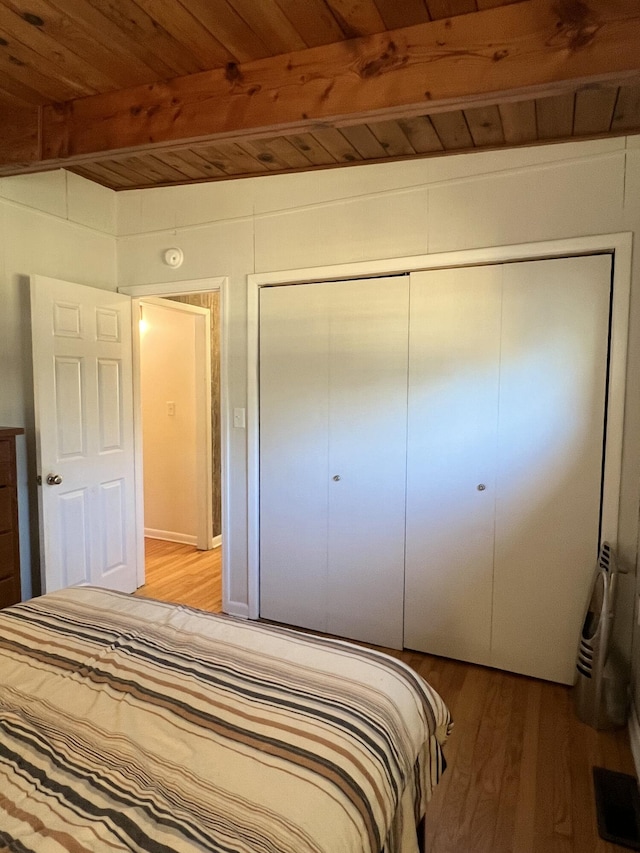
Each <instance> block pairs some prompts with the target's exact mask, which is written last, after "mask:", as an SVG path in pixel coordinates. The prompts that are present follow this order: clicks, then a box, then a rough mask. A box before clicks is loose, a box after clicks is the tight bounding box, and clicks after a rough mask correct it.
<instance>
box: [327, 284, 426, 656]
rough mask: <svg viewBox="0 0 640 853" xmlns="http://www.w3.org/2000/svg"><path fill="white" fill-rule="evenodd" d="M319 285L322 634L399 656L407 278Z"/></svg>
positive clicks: (402, 552) (405, 416) (400, 640)
mask: <svg viewBox="0 0 640 853" xmlns="http://www.w3.org/2000/svg"><path fill="white" fill-rule="evenodd" d="M327 287H328V291H329V292H330V304H331V331H330V351H331V356H330V411H329V460H330V469H329V474H330V475H331V476H330V478H329V481H328V484H329V489H330V499H329V562H328V566H329V568H328V602H327V614H328V621H327V630H328V631H329V632H330V633H332V634H338V635H340V636H347V637H351V638H353V639H357V640H363V641H367V642H371V643H377V644H379V645H383V646H389V647H392V648H402V621H403V587H404V521H405V472H406V433H407V335H408V322H409V319H408V318H409V277H408V276H403V277H397V278H390V279H373V280H370V281H353V282H348V283H340V284H331V285H328V286H327ZM335 477H339V478H340V479H339V480H336V479H334V478H335Z"/></svg>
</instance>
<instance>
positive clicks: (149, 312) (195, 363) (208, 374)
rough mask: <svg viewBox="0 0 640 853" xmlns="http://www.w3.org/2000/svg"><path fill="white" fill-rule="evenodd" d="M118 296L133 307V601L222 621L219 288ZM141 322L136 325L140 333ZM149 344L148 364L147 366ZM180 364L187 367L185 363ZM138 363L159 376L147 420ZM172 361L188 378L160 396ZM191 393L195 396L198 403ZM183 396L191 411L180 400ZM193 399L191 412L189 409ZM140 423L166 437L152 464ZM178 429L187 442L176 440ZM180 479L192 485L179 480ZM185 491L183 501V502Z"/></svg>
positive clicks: (181, 286) (205, 284)
mask: <svg viewBox="0 0 640 853" xmlns="http://www.w3.org/2000/svg"><path fill="white" fill-rule="evenodd" d="M122 291H123V292H126V293H127V294H128V295H130V296H133V297H138V299H137V300H135V301H134V305H133V310H134V317H135V318H136V320H135V322H134V326H136V329H135V334H134V375H135V381H136V386H137V387H136V393H135V398H136V415H137V420H138V423H137V429H136V440H137V456H138V458H139V459H140V460H144V463H143V464H141V465H140V467H139V469H138V475H137V476H138V482H139V484H140V487H139V488H138V512H139V513H140V517H141V518H144V531H145V538H144V539H143V538H142V537H141V538H140V541H139V543H138V565H139V566H140V571H139V576H138V586H139V589H138V595H143V596H149V597H154V598H160V599H164V600H168V601H173V602H178V603H183V604H187V605H189V606H193V607H199V608H202V609H207V610H211V611H214V612H221V611H224V610H226V607H225V603H224V601H225V593H226V591H227V584H226V583H225V581H224V575H225V574H226V571H227V570H228V561H227V559H226V555H227V553H228V547H229V543H228V537H227V536H226V535H225V532H226V527H225V525H226V517H227V513H226V506H227V503H228V498H227V491H228V489H227V480H226V467H227V466H226V465H225V460H226V447H227V436H226V430H225V423H226V417H225V411H226V382H225V375H226V371H225V355H226V353H225V343H224V342H225V340H226V335H225V332H224V328H225V323H226V321H225V319H224V318H225V316H226V313H225V305H226V299H225V295H226V278H216V279H200V280H193V281H182V282H175V283H164V284H157V285H140V286H132V287H128V288H122ZM154 312H155V313H154ZM168 316H172V317H173V318H174V319H175V318H180V317H181V318H182V320H183V321H186V322H182V324H181V325H180V323H174V325H175V326H176V327H177V330H176V329H174V330H173V331H169V332H167V331H166V330H165V332H164V333H161V330H160V329H159V328H158V327H157V326H158V318H159V317H160V318H161V319H162V318H163V317H164V318H166V317H168ZM139 319H141V320H142V321H143V322H142V324H141V325H142V329H141V331H140V332H139V333H138V329H137V321H138V320H139ZM152 323H154V324H155V325H154V326H152V325H151V324H152ZM160 325H163V324H160ZM185 326H186V328H187V329H189V326H191V331H188V333H187V335H186V336H185ZM194 327H195V328H194ZM205 330H206V333H207V334H206V344H205V334H204V332H205ZM172 338H173V341H172V340H171V339H172ZM147 343H149V344H150V354H149V353H147V356H149V358H146V359H145V346H146V344H147ZM197 344H198V345H199V353H198V346H197ZM172 348H173V353H172ZM154 349H155V355H154ZM194 351H196V352H195V354H194ZM185 355H188V356H189V358H186V359H185ZM196 355H198V356H199V357H198V358H196V357H195V356H196ZM145 360H147V361H148V360H151V362H152V364H154V363H155V368H156V371H155V373H156V375H155V378H153V377H152V378H151V380H150V381H151V388H152V393H151V397H152V402H151V406H152V411H147V413H146V416H145V411H144V409H145V399H144V397H145V395H144V393H143V392H144V384H145V383H144V377H143V367H144V361H145ZM179 360H182V361H183V362H184V361H185V360H186V361H187V362H189V361H190V362H191V367H190V371H191V372H190V375H188V376H187V378H186V379H185V378H183V380H182V381H181V382H180V380H178V384H175V383H176V380H175V377H174V385H173V389H174V390H171V389H169V388H168V387H166V386H165V387H164V390H161V389H160V387H159V378H158V374H160V378H161V379H163V380H164V379H166V378H167V376H166V374H169V373H172V372H173V368H174V366H175V363H176V362H177V361H179ZM182 366H183V368H184V366H185V365H184V364H183V365H182ZM156 385H158V387H157V388H156V387H155V386H156ZM194 386H197V388H198V394H197V395H196V394H195V390H196V388H195V387H194ZM187 390H189V391H190V394H191V404H188V400H186V399H185V391H187ZM156 391H157V392H158V393H155V394H154V392H156ZM186 396H187V397H188V395H186ZM196 396H197V397H198V405H196V402H195V401H194V397H196ZM154 397H155V400H154V399H153V398H154ZM190 405H191V407H192V408H193V407H195V410H196V411H195V413H192V415H191V421H190V423H189V424H185V418H184V416H185V415H186V414H187V409H189V406H190ZM154 407H155V408H154ZM197 412H200V417H199V418H198V417H196V414H197ZM202 412H204V413H205V414H204V416H203V415H202ZM187 420H188V419H187ZM145 421H146V426H147V427H149V426H150V428H151V432H152V433H153V432H156V433H158V432H159V433H162V432H163V431H164V433H165V436H164V438H165V442H166V439H167V433H168V435H169V438H173V444H171V442H169V444H168V445H166V444H165V448H164V450H162V449H160V451H159V453H158V452H156V453H155V455H154V451H153V450H152V449H150V448H149V441H150V440H149V435H146V436H145V431H146V432H148V430H145ZM180 421H181V422H182V423H180ZM185 427H186V428H187V433H188V435H187V434H185V433H184V432H181V430H184V429H185ZM185 472H188V473H189V476H187V477H185V476H184V474H185ZM154 475H155V482H154ZM158 475H159V476H158ZM185 481H188V482H187V483H186V484H185ZM189 482H190V485H189ZM143 483H144V489H143V488H142V484H143ZM189 491H190V492H191V496H190V497H189V496H188V495H186V492H189ZM194 493H195V496H194ZM156 503H157V504H158V505H159V506H156V505H155V504H156ZM173 509H178V512H177V513H174V515H173V516H171V515H167V514H166V513H167V512H169V511H170V510H173ZM163 512H165V515H162V513H163ZM180 512H181V513H182V520H181V521H180V519H179V516H180ZM158 513H159V514H158ZM171 518H173V521H172V520H171ZM168 519H169V520H168Z"/></svg>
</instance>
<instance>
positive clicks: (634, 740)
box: [629, 702, 640, 779]
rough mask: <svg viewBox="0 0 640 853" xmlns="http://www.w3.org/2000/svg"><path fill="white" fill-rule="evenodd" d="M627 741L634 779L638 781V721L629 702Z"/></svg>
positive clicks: (639, 772) (639, 767)
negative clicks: (629, 747)
mask: <svg viewBox="0 0 640 853" xmlns="http://www.w3.org/2000/svg"><path fill="white" fill-rule="evenodd" d="M629 741H630V742H631V754H632V755H633V763H634V765H635V768H636V778H638V779H640V721H639V720H638V712H637V711H636V706H635V704H634V703H633V702H631V713H630V714H629Z"/></svg>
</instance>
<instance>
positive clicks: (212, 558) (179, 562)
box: [135, 539, 222, 613]
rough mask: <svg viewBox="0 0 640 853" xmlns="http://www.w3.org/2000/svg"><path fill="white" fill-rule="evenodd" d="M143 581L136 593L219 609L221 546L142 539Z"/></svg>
mask: <svg viewBox="0 0 640 853" xmlns="http://www.w3.org/2000/svg"><path fill="white" fill-rule="evenodd" d="M145 574H146V578H145V580H146V583H145V585H144V586H141V587H140V589H139V590H138V591H137V592H136V593H135V594H136V595H143V596H145V597H147V598H158V599H160V600H161V601H171V602H174V603H175V604H188V605H189V606H190V607H199V608H200V609H201V610H211V611H212V612H213V613H220V612H221V611H222V548H214V549H213V550H212V551H198V550H197V549H196V548H195V547H194V546H193V545H181V544H179V543H177V542H163V541H162V540H160V539H145Z"/></svg>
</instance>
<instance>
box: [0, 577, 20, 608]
mask: <svg viewBox="0 0 640 853" xmlns="http://www.w3.org/2000/svg"><path fill="white" fill-rule="evenodd" d="M20 598H21V595H20V581H19V580H18V579H17V578H6V579H5V580H0V609H2V608H3V607H9V606H10V605H11V604H17V603H18V602H19V601H20Z"/></svg>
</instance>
